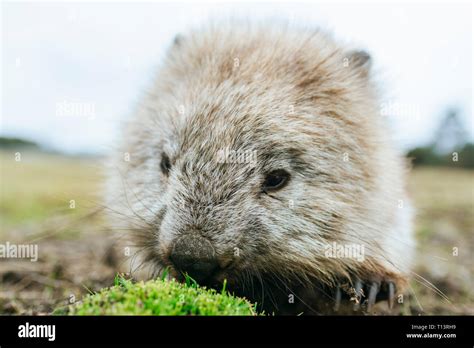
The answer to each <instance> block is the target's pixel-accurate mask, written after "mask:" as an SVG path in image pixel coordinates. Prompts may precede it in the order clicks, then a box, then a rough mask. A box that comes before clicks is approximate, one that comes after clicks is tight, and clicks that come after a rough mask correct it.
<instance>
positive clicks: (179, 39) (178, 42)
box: [173, 34, 184, 47]
mask: <svg viewBox="0 0 474 348" xmlns="http://www.w3.org/2000/svg"><path fill="white" fill-rule="evenodd" d="M183 40H184V36H183V35H182V34H178V35H176V36H175V37H174V40H173V47H179V46H181V44H182V43H183Z"/></svg>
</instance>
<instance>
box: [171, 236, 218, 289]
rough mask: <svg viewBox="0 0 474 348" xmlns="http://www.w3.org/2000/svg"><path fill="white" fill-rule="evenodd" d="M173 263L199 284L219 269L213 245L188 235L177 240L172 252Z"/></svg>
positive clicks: (200, 238)
mask: <svg viewBox="0 0 474 348" xmlns="http://www.w3.org/2000/svg"><path fill="white" fill-rule="evenodd" d="M170 259H171V262H173V264H174V265H175V267H176V268H177V269H178V270H180V271H181V272H186V273H188V274H189V276H190V277H191V278H193V279H194V280H196V281H197V282H200V281H203V280H205V279H206V278H208V277H209V276H210V275H211V274H212V273H213V272H214V271H215V270H216V269H217V267H218V263H217V258H216V255H215V252H214V248H213V247H212V244H211V243H210V242H209V241H208V240H207V239H205V238H203V237H200V236H195V235H186V236H183V237H180V238H178V239H177V240H176V242H175V243H174V245H173V248H172V250H171V255H170Z"/></svg>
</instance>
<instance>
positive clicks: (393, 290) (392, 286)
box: [388, 282, 395, 309]
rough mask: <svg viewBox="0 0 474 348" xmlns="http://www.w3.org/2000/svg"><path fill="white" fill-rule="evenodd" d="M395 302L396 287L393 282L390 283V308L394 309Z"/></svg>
mask: <svg viewBox="0 0 474 348" xmlns="http://www.w3.org/2000/svg"><path fill="white" fill-rule="evenodd" d="M394 302H395V285H394V284H393V283H392V282H388V308H390V309H392V308H393V303H394Z"/></svg>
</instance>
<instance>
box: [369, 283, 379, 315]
mask: <svg viewBox="0 0 474 348" xmlns="http://www.w3.org/2000/svg"><path fill="white" fill-rule="evenodd" d="M379 289H380V287H379V283H377V282H373V283H372V285H371V286H370V290H369V299H368V302H367V311H370V310H371V309H372V307H373V305H374V304H375V299H376V298H377V294H378V293H379Z"/></svg>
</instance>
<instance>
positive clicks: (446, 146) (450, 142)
mask: <svg viewBox="0 0 474 348" xmlns="http://www.w3.org/2000/svg"><path fill="white" fill-rule="evenodd" d="M466 142H467V132H466V130H465V128H464V125H463V122H462V120H461V119H460V117H459V110H458V109H457V108H455V107H451V108H449V109H448V110H447V111H446V115H445V117H444V118H443V120H442V121H441V123H440V125H439V127H438V130H437V132H436V134H435V138H434V141H433V144H432V146H433V147H434V150H435V151H436V152H438V153H440V154H447V153H450V152H453V151H454V150H455V149H460V148H461V147H463V146H464V145H465V144H466Z"/></svg>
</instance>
